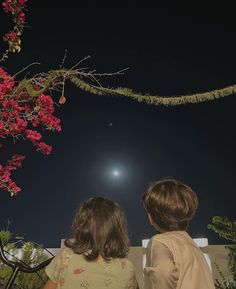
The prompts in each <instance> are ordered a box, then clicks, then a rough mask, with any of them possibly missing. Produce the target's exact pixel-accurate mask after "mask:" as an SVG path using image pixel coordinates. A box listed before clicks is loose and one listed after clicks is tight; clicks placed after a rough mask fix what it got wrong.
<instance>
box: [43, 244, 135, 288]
mask: <svg viewBox="0 0 236 289" xmlns="http://www.w3.org/2000/svg"><path fill="white" fill-rule="evenodd" d="M46 273H47V275H48V276H49V278H50V280H52V281H53V282H54V283H56V284H57V289H62V288H65V289H74V288H82V289H87V288H88V289H91V288H96V289H99V288H101V289H104V288H109V289H131V288H132V289H136V287H135V286H136V285H135V284H134V283H135V279H134V269H133V265H132V263H131V262H130V261H129V260H128V259H127V258H114V259H111V260H110V261H105V260H104V259H103V258H98V259H96V260H94V261H87V260H86V259H85V258H84V256H83V255H81V254H80V255H79V254H75V253H74V252H73V251H72V250H71V249H69V248H65V249H63V250H62V252H61V254H60V255H59V257H58V258H57V257H56V258H54V259H53V261H52V262H51V264H50V266H48V267H47V268H46Z"/></svg>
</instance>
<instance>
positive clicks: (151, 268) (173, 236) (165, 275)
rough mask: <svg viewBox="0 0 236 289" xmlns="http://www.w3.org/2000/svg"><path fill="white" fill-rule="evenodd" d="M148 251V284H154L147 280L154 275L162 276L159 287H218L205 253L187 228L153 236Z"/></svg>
mask: <svg viewBox="0 0 236 289" xmlns="http://www.w3.org/2000/svg"><path fill="white" fill-rule="evenodd" d="M147 252H148V256H147V260H148V262H149V264H147V267H146V268H145V279H146V280H145V286H146V288H153V287H152V286H150V282H149V280H148V279H149V277H150V276H151V275H152V277H151V278H152V279H156V280H159V283H158V284H157V288H160V289H172V288H176V289H180V288H181V289H212V288H215V287H214V284H213V280H212V275H211V272H210V268H209V266H208V264H207V263H206V260H205V257H204V255H203V253H202V251H201V250H200V248H198V246H197V245H196V244H195V242H194V241H193V240H192V238H191V237H190V236H189V235H188V233H187V232H185V231H171V232H166V233H162V234H157V235H155V236H153V237H152V238H151V240H150V242H149V244H148V249H147ZM155 268H157V270H156V269H155ZM154 275H156V276H154ZM148 276H149V277H148ZM148 283H149V285H148Z"/></svg>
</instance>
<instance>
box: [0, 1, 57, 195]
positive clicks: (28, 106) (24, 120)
mask: <svg viewBox="0 0 236 289" xmlns="http://www.w3.org/2000/svg"><path fill="white" fill-rule="evenodd" d="M2 7H3V11H4V12H5V13H10V14H11V15H12V19H13V23H14V27H13V30H11V31H9V32H7V33H6V34H5V35H4V36H3V40H4V41H6V42H7V44H8V48H7V49H6V51H5V53H4V55H3V57H2V59H1V61H4V60H5V59H6V58H7V57H8V54H9V53H10V52H19V51H20V44H21V39H20V37H21V34H22V32H23V28H24V21H25V13H24V9H25V0H5V1H3V2H2ZM31 89H33V90H35V91H36V92H37V91H38V90H39V87H38V86H37V85H34V86H33V87H32V88H31ZM54 111H55V108H54V102H53V100H52V98H51V96H49V95H46V94H43V93H42V94H36V96H32V95H29V93H28V92H27V90H26V89H23V88H22V89H19V83H17V82H15V80H14V79H13V77H11V76H10V75H9V74H8V73H7V72H6V71H5V70H4V69H3V68H2V67H0V138H1V139H5V138H7V137H13V138H14V139H26V140H28V141H30V142H31V143H32V145H33V146H34V147H35V149H36V150H37V151H39V152H41V153H43V154H46V155H47V154H50V153H51V151H52V147H51V146H50V145H48V144H46V143H45V142H43V141H42V135H41V133H40V132H39V131H38V130H37V129H38V127H39V126H43V127H44V128H46V129H48V130H53V131H60V130H61V126H60V119H59V118H57V117H56V116H55V115H54ZM1 146H2V145H1V144H0V147H1ZM24 159H25V156H23V155H13V156H12V157H11V159H10V160H8V161H7V163H6V164H5V165H1V164H0V189H3V190H6V191H8V192H9V193H10V194H11V196H14V195H16V194H17V193H18V192H19V191H20V188H19V187H18V186H17V185H16V183H15V182H14V181H13V180H12V178H11V172H12V171H14V170H16V169H17V168H20V167H21V166H22V161H23V160H24Z"/></svg>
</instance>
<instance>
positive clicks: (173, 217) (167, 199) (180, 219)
mask: <svg viewBox="0 0 236 289" xmlns="http://www.w3.org/2000/svg"><path fill="white" fill-rule="evenodd" d="M143 204H144V207H145V209H146V210H147V212H148V213H149V215H150V216H151V218H152V220H153V222H154V223H155V224H156V225H157V226H156V227H155V224H154V227H155V228H156V229H157V231H158V230H159V229H161V230H162V231H178V230H181V231H183V230H186V229H187V228H188V224H189V221H190V220H191V219H192V218H193V217H194V215H195V212H196V210H197V207H198V199H197V195H196V194H195V192H194V191H193V190H192V189H191V188H190V187H189V186H187V185H185V184H183V183H181V182H179V181H176V180H173V179H167V180H163V181H158V182H155V183H153V184H152V185H151V186H150V187H149V188H148V190H147V192H146V193H145V194H144V195H143Z"/></svg>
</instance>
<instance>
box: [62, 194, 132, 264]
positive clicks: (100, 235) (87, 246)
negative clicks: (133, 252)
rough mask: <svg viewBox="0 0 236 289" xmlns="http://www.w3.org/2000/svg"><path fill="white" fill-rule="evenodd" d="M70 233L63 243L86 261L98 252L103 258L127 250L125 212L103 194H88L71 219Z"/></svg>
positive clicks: (114, 256)
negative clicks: (99, 195) (102, 195)
mask: <svg viewBox="0 0 236 289" xmlns="http://www.w3.org/2000/svg"><path fill="white" fill-rule="evenodd" d="M71 237H72V238H71ZM71 237H70V238H67V239H66V240H65V245H66V246H67V247H69V248H71V249H72V250H73V251H74V253H76V254H83V255H84V256H85V258H86V259H87V260H88V261H92V260H95V259H96V258H97V257H98V256H102V257H103V258H104V259H105V260H107V261H108V260H110V258H124V257H126V256H127V254H128V251H129V239H128V232H127V226H126V218H125V215H124V213H123V211H122V210H121V209H120V207H119V206H118V205H117V204H116V203H114V202H113V201H111V200H109V199H107V198H103V197H93V198H90V199H88V200H87V201H85V202H84V203H83V204H82V205H81V207H80V208H79V210H78V211H77V213H76V214H75V218H74V220H73V223H72V236H71Z"/></svg>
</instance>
